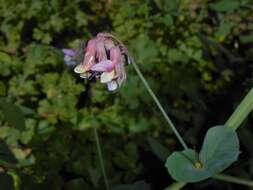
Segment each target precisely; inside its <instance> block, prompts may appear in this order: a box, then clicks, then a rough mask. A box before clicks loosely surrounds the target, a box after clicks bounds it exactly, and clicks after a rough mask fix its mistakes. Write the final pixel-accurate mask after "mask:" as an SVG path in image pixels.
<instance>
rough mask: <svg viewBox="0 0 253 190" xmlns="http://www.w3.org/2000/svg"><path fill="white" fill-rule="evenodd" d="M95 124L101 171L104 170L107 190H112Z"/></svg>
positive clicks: (93, 125)
mask: <svg viewBox="0 0 253 190" xmlns="http://www.w3.org/2000/svg"><path fill="white" fill-rule="evenodd" d="M92 117H93V120H94V116H92ZM94 123H95V122H93V124H92V127H93V130H94V137H95V141H96V146H97V152H98V158H99V162H100V166H101V170H102V174H103V178H104V182H105V187H106V190H110V187H109V182H108V178H107V175H106V172H105V164H104V159H103V154H102V149H101V145H100V141H99V137H98V132H97V128H96V126H95V124H94Z"/></svg>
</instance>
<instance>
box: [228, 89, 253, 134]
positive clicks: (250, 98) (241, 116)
mask: <svg viewBox="0 0 253 190" xmlns="http://www.w3.org/2000/svg"><path fill="white" fill-rule="evenodd" d="M252 109H253V88H252V89H251V90H250V91H249V92H248V94H247V95H246V96H245V97H244V98H243V100H242V101H241V102H240V104H239V105H238V106H237V108H236V110H235V111H234V113H233V114H232V115H231V116H230V117H229V119H228V120H227V122H226V124H225V125H226V126H228V127H230V128H232V129H234V130H236V129H237V128H238V127H239V126H240V125H241V123H242V122H243V121H244V120H245V119H246V118H247V116H248V115H249V113H250V112H251V111H252Z"/></svg>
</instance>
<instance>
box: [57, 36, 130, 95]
mask: <svg viewBox="0 0 253 190" xmlns="http://www.w3.org/2000/svg"><path fill="white" fill-rule="evenodd" d="M62 51H63V53H64V55H65V56H64V60H65V63H66V64H67V65H75V67H74V72H75V73H78V74H79V75H80V77H81V78H85V79H91V78H93V77H96V78H98V79H100V82H101V83H105V84H107V88H108V90H109V91H114V90H116V89H117V88H118V87H120V86H121V85H122V84H123V82H124V81H125V79H126V72H125V64H126V63H127V64H129V63H130V62H131V59H130V56H129V54H128V51H127V48H126V47H125V46H124V44H123V43H122V42H120V41H119V40H118V39H116V38H115V37H114V36H113V35H111V34H109V33H98V34H97V36H96V37H95V38H93V39H90V40H89V41H88V42H87V44H84V43H81V45H80V48H79V49H77V50H72V49H63V50H62Z"/></svg>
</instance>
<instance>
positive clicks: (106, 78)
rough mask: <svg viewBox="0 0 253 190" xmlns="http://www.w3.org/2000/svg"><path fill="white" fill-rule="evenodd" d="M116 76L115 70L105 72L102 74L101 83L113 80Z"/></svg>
mask: <svg viewBox="0 0 253 190" xmlns="http://www.w3.org/2000/svg"><path fill="white" fill-rule="evenodd" d="M114 77H115V71H114V70H112V71H111V72H103V73H102V74H101V76H100V82H101V83H108V82H110V81H112V79H113V78H114Z"/></svg>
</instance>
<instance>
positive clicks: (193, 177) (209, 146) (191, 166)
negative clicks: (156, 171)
mask: <svg viewBox="0 0 253 190" xmlns="http://www.w3.org/2000/svg"><path fill="white" fill-rule="evenodd" d="M238 155H239V140H238V137H237V134H236V132H235V131H234V130H232V129H230V128H228V127H225V126H216V127H212V128H210V129H209V130H208V131H207V134H206V136H205V139H204V143H203V146H202V148H201V151H200V155H198V154H197V153H196V152H195V151H194V150H192V149H187V150H184V151H180V152H179V151H178V152H174V153H173V154H172V155H170V156H169V157H168V159H167V161H166V167H167V169H168V171H169V173H170V175H171V176H172V178H173V179H175V180H176V181H182V182H198V181H201V180H204V179H207V178H209V177H211V176H213V175H215V174H217V173H219V172H221V171H223V170H224V169H226V168H227V167H228V166H229V165H231V164H232V163H233V162H234V161H236V160H237V157H238Z"/></svg>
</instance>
